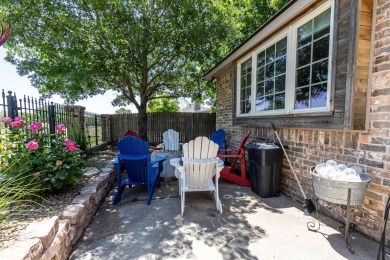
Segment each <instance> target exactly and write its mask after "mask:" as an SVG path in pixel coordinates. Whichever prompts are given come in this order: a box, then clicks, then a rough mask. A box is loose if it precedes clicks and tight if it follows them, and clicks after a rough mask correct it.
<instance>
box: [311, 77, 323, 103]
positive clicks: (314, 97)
mask: <svg viewBox="0 0 390 260" xmlns="http://www.w3.org/2000/svg"><path fill="white" fill-rule="evenodd" d="M325 106H326V83H324V84H320V85H315V86H313V87H312V88H311V104H310V107H325Z"/></svg>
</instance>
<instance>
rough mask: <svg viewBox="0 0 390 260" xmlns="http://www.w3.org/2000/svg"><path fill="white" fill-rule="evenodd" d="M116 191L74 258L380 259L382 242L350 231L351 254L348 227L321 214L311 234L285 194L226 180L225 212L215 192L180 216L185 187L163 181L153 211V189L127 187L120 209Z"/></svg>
mask: <svg viewBox="0 0 390 260" xmlns="http://www.w3.org/2000/svg"><path fill="white" fill-rule="evenodd" d="M115 190H116V189H115V187H114V186H113V188H112V189H111V191H110V192H109V194H108V195H107V197H106V199H105V201H104V203H103V204H102V205H101V206H100V208H99V209H98V211H97V213H96V215H95V217H94V218H93V220H92V222H91V223H90V226H89V227H88V228H87V229H86V231H85V233H84V235H83V237H82V238H81V240H80V241H79V242H78V244H77V245H76V247H75V251H74V252H73V253H72V255H71V257H70V259H181V258H190V259H213V260H214V259H332V260H336V259H376V256H377V251H378V247H379V244H378V243H377V242H375V241H373V240H370V239H368V238H367V237H365V236H364V235H362V234H360V233H358V232H351V233H350V241H351V242H352V244H353V246H354V249H355V253H354V254H352V253H350V252H349V251H348V249H347V247H346V244H345V240H344V236H343V234H341V233H340V232H339V231H338V230H337V229H336V228H335V227H337V226H339V225H340V223H338V222H336V221H334V220H332V219H330V218H328V217H326V216H324V215H323V214H321V215H320V218H321V226H320V229H319V230H318V232H312V231H308V229H307V226H306V225H307V222H309V221H317V220H316V219H315V217H316V214H315V213H314V214H313V215H312V216H305V215H304V214H303V211H302V204H300V203H299V202H296V201H294V200H292V199H290V198H289V197H287V196H285V195H283V194H282V195H281V196H280V197H274V198H261V197H259V196H257V195H256V194H254V193H253V192H252V191H251V190H250V188H248V187H241V186H238V185H235V184H233V183H229V182H225V181H223V180H221V181H220V192H219V193H220V199H221V201H222V205H223V214H222V215H220V214H219V213H218V211H217V210H216V207H215V203H214V197H213V196H212V194H210V193H207V192H206V193H193V194H190V195H188V196H186V204H185V205H186V208H185V212H184V216H183V217H182V216H181V214H180V196H179V194H178V182H177V181H171V182H162V185H161V188H159V189H156V191H155V196H154V199H153V200H152V202H151V204H150V206H148V205H147V204H146V188H145V187H142V186H141V187H135V188H132V189H129V188H127V189H126V190H125V191H124V193H123V195H122V201H121V202H120V203H119V204H118V205H112V204H111V201H112V197H113V195H114V192H115Z"/></svg>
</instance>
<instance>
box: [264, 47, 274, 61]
mask: <svg viewBox="0 0 390 260" xmlns="http://www.w3.org/2000/svg"><path fill="white" fill-rule="evenodd" d="M265 56H266V61H267V63H270V62H273V61H274V60H275V45H272V46H271V47H269V48H268V49H266V50H265Z"/></svg>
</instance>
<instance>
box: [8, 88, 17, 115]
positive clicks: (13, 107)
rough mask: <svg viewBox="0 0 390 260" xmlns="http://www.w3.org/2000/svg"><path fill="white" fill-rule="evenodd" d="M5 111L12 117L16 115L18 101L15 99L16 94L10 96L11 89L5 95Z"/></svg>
mask: <svg viewBox="0 0 390 260" xmlns="http://www.w3.org/2000/svg"><path fill="white" fill-rule="evenodd" d="M7 111H8V116H9V117H10V118H12V119H15V117H17V116H18V101H17V100H16V94H15V93H14V95H13V96H12V91H8V95H7Z"/></svg>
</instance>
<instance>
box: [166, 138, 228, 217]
mask: <svg viewBox="0 0 390 260" xmlns="http://www.w3.org/2000/svg"><path fill="white" fill-rule="evenodd" d="M217 153H218V145H217V144H215V143H214V142H213V141H211V140H209V139H208V138H207V137H204V136H201V137H197V138H196V139H195V140H192V141H190V142H188V143H185V144H184V145H183V157H182V161H183V165H180V158H175V159H171V160H170V163H171V165H172V166H174V167H175V168H176V171H175V175H176V177H177V178H178V179H179V192H180V196H181V215H183V214H184V202H185V193H186V192H196V191H211V192H214V198H215V203H216V205H217V209H218V211H219V213H221V214H222V204H221V201H220V199H219V196H218V178H219V172H220V171H221V170H222V168H223V162H222V161H221V160H220V159H219V158H218V157H217ZM219 161H221V163H218V162H219ZM214 176H215V184H214V182H213V177H214Z"/></svg>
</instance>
